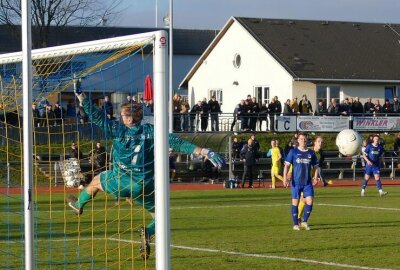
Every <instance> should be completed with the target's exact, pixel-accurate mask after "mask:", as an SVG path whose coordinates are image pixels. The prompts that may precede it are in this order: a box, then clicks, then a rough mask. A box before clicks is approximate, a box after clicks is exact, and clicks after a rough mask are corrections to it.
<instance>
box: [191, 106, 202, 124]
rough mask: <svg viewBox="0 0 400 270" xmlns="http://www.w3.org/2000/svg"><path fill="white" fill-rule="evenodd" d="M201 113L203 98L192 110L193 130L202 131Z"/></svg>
mask: <svg viewBox="0 0 400 270" xmlns="http://www.w3.org/2000/svg"><path fill="white" fill-rule="evenodd" d="M200 113H201V100H199V101H197V104H194V105H193V107H192V110H191V111H190V119H191V125H192V131H200V129H199V122H200Z"/></svg>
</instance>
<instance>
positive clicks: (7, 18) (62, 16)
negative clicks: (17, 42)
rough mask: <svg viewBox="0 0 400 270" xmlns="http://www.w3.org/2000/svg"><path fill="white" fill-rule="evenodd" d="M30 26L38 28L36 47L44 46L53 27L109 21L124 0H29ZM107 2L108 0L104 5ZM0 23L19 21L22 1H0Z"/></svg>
mask: <svg viewBox="0 0 400 270" xmlns="http://www.w3.org/2000/svg"><path fill="white" fill-rule="evenodd" d="M31 1H32V5H31V6H32V26H33V27H34V28H35V29H37V31H38V40H37V43H36V42H35V47H40V48H42V47H46V46H47V38H48V35H49V33H50V31H51V27H52V26H66V25H79V26H89V25H90V26H96V25H102V24H104V23H105V22H109V23H110V22H112V21H113V20H114V18H116V17H118V16H117V15H118V14H119V13H120V12H121V10H118V8H119V6H120V4H121V3H122V1H123V0H113V1H105V0H31ZM107 3H109V4H108V5H107ZM0 24H5V25H8V26H10V27H15V26H17V25H20V24H21V0H0Z"/></svg>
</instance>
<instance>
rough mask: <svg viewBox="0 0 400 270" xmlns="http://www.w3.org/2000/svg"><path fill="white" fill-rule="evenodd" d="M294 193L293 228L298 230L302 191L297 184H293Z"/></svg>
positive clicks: (292, 208)
mask: <svg viewBox="0 0 400 270" xmlns="http://www.w3.org/2000/svg"><path fill="white" fill-rule="evenodd" d="M291 193H292V206H291V214H292V220H293V230H295V231H298V230H299V220H298V215H299V208H298V206H299V199H300V193H301V191H300V190H299V188H298V187H297V186H292V189H291Z"/></svg>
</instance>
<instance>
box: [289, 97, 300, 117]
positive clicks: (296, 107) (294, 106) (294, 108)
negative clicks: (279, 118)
mask: <svg viewBox="0 0 400 270" xmlns="http://www.w3.org/2000/svg"><path fill="white" fill-rule="evenodd" d="M290 107H291V108H292V112H293V113H294V114H298V113H299V103H297V97H295V98H294V99H293V100H292V102H291V103H290Z"/></svg>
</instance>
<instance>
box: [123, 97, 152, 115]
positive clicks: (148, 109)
mask: <svg viewBox="0 0 400 270" xmlns="http://www.w3.org/2000/svg"><path fill="white" fill-rule="evenodd" d="M144 103H145V105H144V106H143V115H145V116H146V115H153V113H154V106H153V100H152V99H150V100H146V101H145V102H144ZM127 104H129V103H127ZM131 104H133V103H131Z"/></svg>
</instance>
